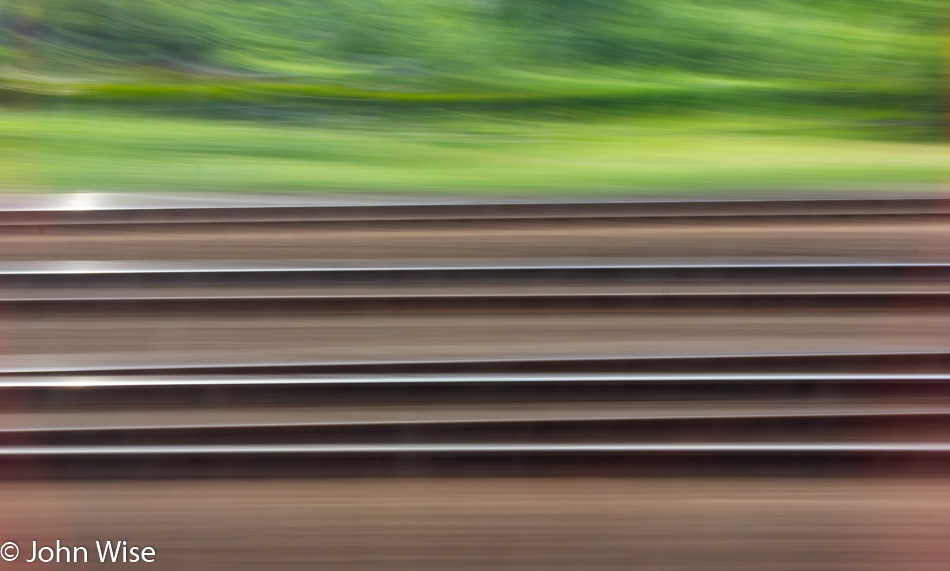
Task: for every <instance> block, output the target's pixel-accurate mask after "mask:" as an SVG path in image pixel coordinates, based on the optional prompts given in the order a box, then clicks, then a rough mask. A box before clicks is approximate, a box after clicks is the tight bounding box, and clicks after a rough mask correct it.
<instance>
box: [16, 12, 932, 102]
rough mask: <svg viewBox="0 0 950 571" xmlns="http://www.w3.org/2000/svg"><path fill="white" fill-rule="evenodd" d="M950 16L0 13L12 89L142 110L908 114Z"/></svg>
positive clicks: (927, 80) (926, 91)
mask: <svg viewBox="0 0 950 571" xmlns="http://www.w3.org/2000/svg"><path fill="white" fill-rule="evenodd" d="M944 8H945V6H944V2H943V0H766V1H760V2H749V1H748V0H703V1H701V2H699V1H696V0H413V1H411V2H405V1H403V0H189V1H187V2H186V1H185V0H0V46H2V47H0V62H2V63H3V64H4V65H3V67H4V68H5V70H6V73H3V74H0V82H2V83H3V84H4V87H5V88H6V91H11V90H12V91H17V90H19V91H39V92H42V91H44V89H45V91H47V92H49V93H54V94H57V95H59V96H60V97H65V96H68V95H70V94H72V93H77V94H82V93H84V94H86V96H87V98H88V96H89V93H90V92H94V91H96V90H97V89H98V90H99V91H101V92H104V91H109V90H110V88H108V87H103V86H108V85H112V84H126V85H129V84H131V85H139V86H140V88H139V89H138V91H137V94H138V96H139V97H140V98H148V97H151V98H154V99H160V98H161V97H164V96H165V95H168V94H169V89H168V88H167V86H169V85H172V86H187V85H193V84H195V83H207V82H208V81H213V82H215V84H216V88H219V95H220V94H224V93H225V92H228V91H230V92H231V93H237V92H239V91H241V90H245V91H249V92H256V95H255V97H258V98H260V97H263V98H265V99H266V98H267V97H266V96H267V95H268V94H269V95H279V94H280V93H279V92H281V91H284V92H286V93H290V94H291V96H304V97H316V98H321V97H323V98H327V97H331V98H349V97H352V96H353V95H354V93H355V92H354V91H352V90H362V91H363V92H364V94H363V95H364V96H360V95H357V96H356V97H355V98H356V99H367V98H369V99H372V98H373V97H375V95H378V94H379V93H390V94H406V98H407V99H412V94H414V93H419V92H425V93H429V94H444V95H445V96H446V97H445V98H446V100H451V99H453V98H455V99H456V100H458V99H459V98H460V96H461V95H463V94H468V95H469V96H470V98H471V99H472V100H473V101H477V100H478V99H479V97H478V96H476V95H478V94H481V95H480V97H481V98H482V99H484V98H485V94H491V95H493V96H494V97H495V98H496V99H495V101H496V102H497V101H502V100H504V99H505V98H504V95H506V94H507V95H511V94H513V95H514V96H515V99H518V100H519V101H520V102H522V103H523V101H524V100H526V99H531V98H532V96H534V100H535V101H537V100H540V99H544V98H555V99H557V98H564V97H567V98H572V97H574V98H576V97H578V96H585V97H596V98H625V97H633V98H634V99H636V98H637V97H639V96H640V95H641V94H642V93H643V92H644V90H645V89H648V88H656V87H657V86H672V87H674V88H677V89H679V90H680V91H682V90H683V89H684V88H685V89H687V90H689V89H691V90H693V91H695V92H697V93H705V92H713V93H715V92H716V90H717V87H722V84H723V83H728V82H730V81H731V82H742V81H752V82H758V85H756V86H755V87H756V88H757V89H758V90H759V91H762V90H763V89H764V88H770V87H771V88H774V89H776V90H779V91H785V92H803V91H809V92H823V91H833V92H848V91H850V92H855V91H860V92H863V93H868V94H874V95H875V96H877V95H881V94H886V93H892V94H894V95H895V96H896V97H898V102H899V104H906V103H907V102H908V101H910V100H906V99H900V98H902V97H904V96H909V95H916V96H917V97H918V100H917V101H916V102H914V103H913V104H914V105H918V104H921V103H922V102H921V100H920V99H919V98H920V97H928V98H929V104H930V105H931V106H932V107H934V108H935V106H936V101H937V100H938V99H939V91H940V77H941V74H942V69H941V66H942V50H941V39H940V33H941V30H940V25H941V22H942V20H943V18H942V10H943V9H944ZM2 76H6V77H7V80H6V81H2ZM261 82H266V83H267V85H266V86H260V85H258V84H259V83H261ZM717 82H718V84H717ZM225 83H229V84H230V86H227V85H224V84H225ZM50 85H52V88H49V86H50ZM64 85H68V86H74V87H76V90H75V91H68V90H63V89H62V88H63V86H64ZM149 85H153V86H165V88H159V87H156V90H155V91H154V92H152V93H149V91H148V89H146V88H145V87H146V86H149ZM301 86H303V87H301ZM733 87H735V86H734V85H733ZM344 88H345V89H344ZM182 89H185V90H186V91H187V90H188V89H189V88H187V87H182ZM308 89H309V91H308ZM348 89H349V90H350V91H348ZM295 90H296V92H295ZM675 90H676V89H674V91H675ZM112 91H115V89H112ZM192 92H194V90H193V89H192ZM126 93H127V94H128V93H130V91H126ZM262 94H263V95H262ZM103 95H104V98H105V99H108V96H106V94H105V93H103ZM742 96H743V97H744V96H745V95H744V94H742ZM237 98H238V99H240V97H237ZM383 99H386V98H385V97H383ZM388 99H389V100H392V99H393V97H389V98H388ZM436 99H437V98H432V97H430V98H429V101H430V102H436ZM713 99H715V97H713ZM875 101H876V102H877V103H879V104H888V103H893V102H888V101H887V99H886V98H884V99H876V100H875Z"/></svg>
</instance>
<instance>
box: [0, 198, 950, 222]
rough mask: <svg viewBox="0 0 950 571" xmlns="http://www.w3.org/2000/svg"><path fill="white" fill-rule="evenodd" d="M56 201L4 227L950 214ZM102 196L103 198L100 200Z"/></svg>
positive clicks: (889, 208)
mask: <svg viewBox="0 0 950 571" xmlns="http://www.w3.org/2000/svg"><path fill="white" fill-rule="evenodd" d="M69 198H70V195H65V196H64V198H63V199H62V200H61V201H60V202H61V203H60V204H59V205H56V204H55V203H51V204H50V205H49V206H45V207H44V206H36V205H33V206H25V207H20V208H16V207H14V208H10V207H8V208H3V207H0V228H2V227H11V228H14V229H15V228H16V227H26V226H46V227H49V226H103V227H110V226H113V227H114V226H129V225H136V226H139V225H171V226H175V227H181V226H186V225H193V226H201V225H209V224H229V223H230V224H235V223H236V224H242V225H248V224H274V223H284V224H286V223H320V224H339V223H348V224H349V223H392V222H396V223H410V224H412V223H425V222H435V223H440V222H455V223H458V222H500V221H509V222H524V221H538V220H550V221H559V220H563V221H570V220H591V221H597V220H605V221H609V220H624V219H627V220H651V219H671V218H678V219H735V220H748V219H750V218H772V219H776V218H779V219H791V218H809V217H811V218H815V217H836V218H837V217H886V218H906V217H937V216H941V217H942V216H946V215H947V214H950V204H948V203H947V201H946V200H942V199H940V198H938V197H883V198H869V197H861V198H784V199H719V200H673V201H671V200H642V201H563V202H540V201H521V202H515V201H509V202H496V203H488V202H478V201H469V202H462V201H458V202H442V203H438V202H429V203H426V202H416V203H389V204H382V203H377V204H348V205H347V204H344V205H328V204H307V203H306V201H299V202H297V203H291V204H279V203H271V204H267V203H257V204H253V203H252V204H247V203H243V204H242V203H237V202H231V203H223V202H222V203H218V204H214V205H208V204H177V205H169V204H164V205H163V204H162V202H161V201H156V202H155V203H154V204H152V205H148V206H135V207H130V206H122V205H110V204H108V201H107V199H100V200H95V199H92V200H88V201H83V203H82V204H78V203H76V201H71V200H69ZM97 203H98V204H97Z"/></svg>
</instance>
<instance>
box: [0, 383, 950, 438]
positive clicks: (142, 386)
mask: <svg viewBox="0 0 950 571" xmlns="http://www.w3.org/2000/svg"><path fill="white" fill-rule="evenodd" d="M779 382H781V383H788V382H806V383H811V382H814V383H817V382H821V383H839V384H840V383H858V382H860V383H895V382H896V383H902V382H904V383H947V382H950V373H934V374H902V373H894V374H880V373H877V374H875V373H868V374H854V373H852V374H841V373H771V374H749V373H735V374H723V373H720V374H616V375H604V374H586V375H585V374H577V375H539V374H535V375H530V374H529V375H428V376H423V375H378V376H339V377H332V376H298V375H293V376H274V377H254V376H250V378H248V377H243V376H234V377H223V378H215V377H211V378H208V377H203V376H197V377H184V378H182V377H178V376H175V377H150V376H146V377H141V376H115V377H112V376H54V377H45V376H41V377H22V378H16V377H14V378H0V389H57V390H58V389H62V390H75V389H97V388H127V389H151V388H173V387H242V386H243V387H282V386H285V387H286V386H304V387H308V386H309V387H320V386H337V387H346V386H361V387H372V386H400V385H423V386H430V385H435V386H452V385H513V386H516V385H549V384H550V385H558V384H560V385H571V384H646V383H676V384H719V383H756V384H769V383H779ZM0 431H2V429H0Z"/></svg>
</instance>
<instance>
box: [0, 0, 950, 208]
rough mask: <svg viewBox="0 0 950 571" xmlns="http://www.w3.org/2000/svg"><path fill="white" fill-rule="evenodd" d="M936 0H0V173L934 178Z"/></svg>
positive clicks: (572, 179) (561, 185)
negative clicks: (0, 164)
mask: <svg viewBox="0 0 950 571" xmlns="http://www.w3.org/2000/svg"><path fill="white" fill-rule="evenodd" d="M945 1H946V0H759V1H755V2H751V1H749V0H409V1H407V0H188V1H185V0H0V162H2V163H3V164H4V167H5V168H4V169H0V188H19V189H29V188H40V189H46V188H58V189H61V188H113V189H125V190H129V189H139V188H147V189H168V188H178V189H209V190H210V189H214V190H217V189H237V190H240V189H246V190H257V191H260V190H281V191H286V190H305V189H318V188H319V189H328V188H329V189H343V190H348V191H352V190H356V189H359V190H386V189H388V190H402V191H405V190H466V191H468V190H474V189H480V190H497V191H517V192H522V191H524V192H530V191H536V190H542V189H544V190H546V191H556V190H562V191H571V192H578V191H595V192H601V191H602V192H626V191H628V190H629V189H632V188H633V189H644V188H645V189H670V190H672V189H677V188H689V189H697V188H707V189H715V188H720V189H721V188H727V187H728V188H768V187H774V188H792V187H796V188H797V187H808V188H841V187H850V188H855V187H860V188H865V189H867V188H876V187H887V188H893V187H899V186H902V185H904V184H907V183H916V184H920V185H934V184H939V183H940V181H942V180H946V177H947V174H948V171H950V165H948V160H947V156H948V155H947V153H946V146H945V145H942V144H935V143H936V142H939V141H942V140H944V138H945V137H946V132H945V128H944V126H943V123H944V119H943V112H944V108H945V96H944V94H943V93H944V85H945V80H944V66H945V62H944V55H945V54H944V52H945V49H944V46H943V40H942V38H941V33H942V30H941V25H943V23H944V22H945V17H944V9H945Z"/></svg>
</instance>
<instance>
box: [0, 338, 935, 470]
mask: <svg viewBox="0 0 950 571" xmlns="http://www.w3.org/2000/svg"><path fill="white" fill-rule="evenodd" d="M948 360H950V354H943V353H903V354H899V353H890V354H876V353H872V354H825V355H821V354H817V355H748V356H739V355H737V356H723V357H715V358H710V357H699V358H692V359H691V358H689V357H682V358H673V357H666V358H654V359H650V358H644V359H615V360H602V359H601V360H598V359H594V360H590V359H577V360H574V361H569V360H521V361H518V362H517V363H514V362H511V361H509V362H504V361H502V362H486V361H472V362H465V363H463V362H423V363H409V362H403V363H389V364H382V363H361V364H348V365H346V366H345V368H344V369H343V370H347V369H346V368H348V370H349V372H348V373H340V372H335V373H331V372H334V371H340V370H341V366H340V365H334V364H327V363H314V364H310V365H309V373H305V372H303V370H301V369H302V368H303V365H302V364H298V365H296V367H298V369H297V370H294V371H292V373H290V374H274V373H275V372H276V371H282V372H286V371H287V370H288V369H287V368H285V366H273V367H271V368H270V369H271V371H270V372H271V374H270V375H265V374H262V373H261V371H264V370H267V369H268V367H267V366H262V365H247V366H245V367H244V368H243V371H244V374H238V371H240V370H242V369H241V368H240V367H238V366H234V365H232V366H230V367H223V368H222V367H218V368H215V367H209V368H206V369H203V370H202V369H196V368H191V369H190V370H188V371H181V370H177V371H176V370H174V369H169V368H167V367H166V368H159V369H153V368H142V369H138V370H131V369H125V370H73V371H69V372H67V371H63V370H34V371H6V375H5V376H4V377H2V378H0V394H2V395H3V396H4V399H3V402H4V403H5V404H7V405H8V406H13V407H16V408H15V410H20V412H19V413H17V414H20V420H21V424H20V425H19V426H18V427H14V428H0V442H2V445H0V465H2V466H4V472H3V474H5V475H7V476H9V477H37V476H38V475H45V476H51V475H55V476H57V477H70V476H75V477H130V476H132V477H134V476H136V475H142V476H148V477H155V476H215V477H219V476H222V475H228V476H232V477H233V476H246V475H268V476H275V475H276V476H280V475H304V474H306V475H335V476H342V475H350V476H352V475H393V474H397V475H424V474H430V475H434V474H481V475H486V474H496V475H518V474H521V475H537V474H574V473H586V474H595V473H600V472H603V471H606V473H611V474H657V473H660V474H662V473H684V474H685V473H696V472H697V471H700V472H703V473H705V472H715V473H723V474H733V475H735V474H746V473H757V471H758V470H763V469H766V470H777V471H779V472H780V473H802V472H805V473H813V472H815V471H819V472H820V471H826V470H833V471H842V470H845V471H847V472H849V473H852V472H854V473H862V474H879V473H882V472H885V473H888V472H890V471H893V470H894V469H895V466H897V467H899V468H901V469H904V470H906V471H907V473H914V474H917V473H921V471H923V472H926V473H931V472H939V473H943V472H944V471H945V470H946V469H947V468H948V467H950V444H948V443H946V442H945V441H944V440H942V439H941V437H940V435H941V434H945V433H946V430H947V429H950V382H948V381H950V372H934V369H939V368H941V366H942V365H943V364H945V363H946V362H947V361H948ZM689 361H693V362H692V363H687V362H689ZM697 361H698V362H697ZM895 363H905V364H907V365H908V366H909V367H913V366H915V365H916V366H917V367H920V368H927V369H928V370H930V371H931V372H926V373H913V374H908V373H900V372H891V373H886V372H884V373H882V372H869V371H865V372H858V371H855V369H859V368H864V369H866V370H870V371H873V370H875V369H885V368H887V366H888V365H889V364H890V365H891V366H893V365H894V364H895ZM796 364H798V365H799V366H803V365H804V366H807V367H809V368H814V367H816V366H817V367H821V368H823V369H826V370H828V371H834V369H836V368H837V369H842V368H847V369H850V370H852V372H849V373H842V372H797V373H796V372H788V371H785V372H783V371H776V370H768V369H770V368H772V369H774V368H775V367H776V366H779V367H783V368H784V369H794V368H795V365H796ZM513 365H519V366H521V367H525V366H526V365H530V366H531V367H533V368H535V369H536V370H537V369H547V370H549V371H550V372H548V373H539V372H534V373H518V374H511V373H508V374H504V373H485V372H476V373H467V374H460V373H458V372H452V370H453V369H458V368H460V367H467V368H471V369H474V370H478V369H481V370H485V369H492V368H493V369H496V370H504V369H508V368H511V367H512V366H513ZM563 365H568V367H567V368H570V367H571V366H573V367H575V368H579V369H588V370H592V369H596V368H598V367H599V366H603V365H607V367H606V368H617V367H619V366H621V365H622V366H624V367H626V368H627V369H628V370H630V372H626V373H617V372H614V373H591V372H587V373H573V374H566V373H563V372H557V371H562V370H564V369H565V367H564V366H563ZM697 365H698V366H699V367H701V368H703V369H705V370H707V371H708V370H712V369H718V372H714V373H713V372H705V373H669V372H650V371H651V370H656V371H663V370H664V369H668V368H670V367H671V366H678V367H679V368H682V369H690V368H696V366H697ZM387 366H388V367H390V368H396V369H397V370H398V369H399V368H401V369H402V370H403V371H420V370H421V371H424V370H426V369H427V368H428V369H430V370H432V369H437V370H439V369H441V370H443V371H448V372H441V373H431V372H430V373H428V374H424V373H418V372H417V373H415V374H412V373H408V372H401V373H399V372H396V373H389V374H380V373H374V374H369V373H365V372H364V373H362V374H361V373H358V372H356V371H358V370H360V369H362V370H363V371H378V370H379V369H380V368H381V367H387ZM159 370H160V371H162V372H164V373H165V374H164V375H162V376H157V375H156V372H157V371H159ZM750 370H758V371H759V372H755V373H751V372H749V371H750ZM225 372H227V373H229V374H228V375H223V373H225ZM24 406H25V407H27V409H28V410H29V411H31V412H26V413H24V412H22V410H21V409H22V407H24ZM301 407H302V408H301ZM473 407H475V408H474V409H473ZM37 411H40V412H37ZM135 411H138V412H137V413H136V412H135ZM23 415H26V416H25V417H24V416H23ZM130 417H131V418H130ZM36 462H39V464H37V463H36ZM908 462H909V463H910V464H908ZM895 463H896V464H895ZM38 466H39V467H38Z"/></svg>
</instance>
